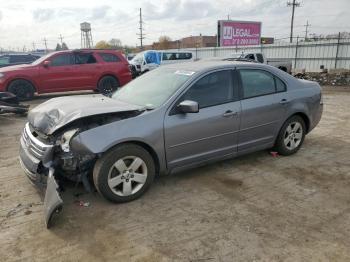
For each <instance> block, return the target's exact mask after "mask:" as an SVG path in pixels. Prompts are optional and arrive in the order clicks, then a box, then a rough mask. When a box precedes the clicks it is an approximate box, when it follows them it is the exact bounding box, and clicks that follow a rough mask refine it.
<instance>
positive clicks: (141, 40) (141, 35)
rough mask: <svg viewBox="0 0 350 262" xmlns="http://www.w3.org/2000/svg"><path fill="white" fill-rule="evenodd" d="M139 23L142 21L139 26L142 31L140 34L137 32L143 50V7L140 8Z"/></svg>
mask: <svg viewBox="0 0 350 262" xmlns="http://www.w3.org/2000/svg"><path fill="white" fill-rule="evenodd" d="M139 23H140V27H139V29H140V33H139V34H137V35H138V36H139V39H140V46H141V50H142V49H143V39H145V36H144V33H143V30H144V29H143V27H142V25H143V21H142V9H141V8H140V21H139Z"/></svg>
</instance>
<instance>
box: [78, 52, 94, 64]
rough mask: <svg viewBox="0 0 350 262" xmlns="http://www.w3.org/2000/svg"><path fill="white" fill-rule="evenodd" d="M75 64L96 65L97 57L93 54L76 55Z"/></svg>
mask: <svg viewBox="0 0 350 262" xmlns="http://www.w3.org/2000/svg"><path fill="white" fill-rule="evenodd" d="M75 63H76V64H78V65H80V64H94V63H96V59H95V57H94V56H93V55H92V54H91V53H76V54H75Z"/></svg>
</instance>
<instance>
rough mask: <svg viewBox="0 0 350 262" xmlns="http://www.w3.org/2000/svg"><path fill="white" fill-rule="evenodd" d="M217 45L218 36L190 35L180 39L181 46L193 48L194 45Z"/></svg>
mask: <svg viewBox="0 0 350 262" xmlns="http://www.w3.org/2000/svg"><path fill="white" fill-rule="evenodd" d="M216 45H217V37H216V36H206V35H199V36H189V37H184V38H182V39H181V40H180V48H193V47H215V46H216Z"/></svg>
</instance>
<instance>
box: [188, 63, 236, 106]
mask: <svg viewBox="0 0 350 262" xmlns="http://www.w3.org/2000/svg"><path fill="white" fill-rule="evenodd" d="M232 99H233V85H232V74H231V70H224V71H219V72H214V73H210V74H208V75H206V76H204V77H202V78H201V79H199V80H198V81H197V82H196V83H195V84H194V85H193V86H191V87H190V89H189V90H188V91H187V92H186V93H185V95H184V96H183V97H182V101H183V100H192V101H195V102H197V103H198V104H199V107H200V108H205V107H209V106H214V105H219V104H224V103H228V102H231V101H232Z"/></svg>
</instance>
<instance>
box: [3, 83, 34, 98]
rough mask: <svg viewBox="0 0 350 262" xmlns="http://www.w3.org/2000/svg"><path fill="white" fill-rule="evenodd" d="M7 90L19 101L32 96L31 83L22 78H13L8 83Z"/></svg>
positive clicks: (32, 88)
mask: <svg viewBox="0 0 350 262" xmlns="http://www.w3.org/2000/svg"><path fill="white" fill-rule="evenodd" d="M7 90H8V91H9V92H11V93H12V94H14V95H16V96H17V99H18V100H19V101H25V100H30V99H32V98H33V97H34V92H35V90H34V87H33V85H32V84H31V83H30V82H29V81H27V80H24V79H18V80H14V81H12V82H11V83H10V85H9V86H8V88H7Z"/></svg>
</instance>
